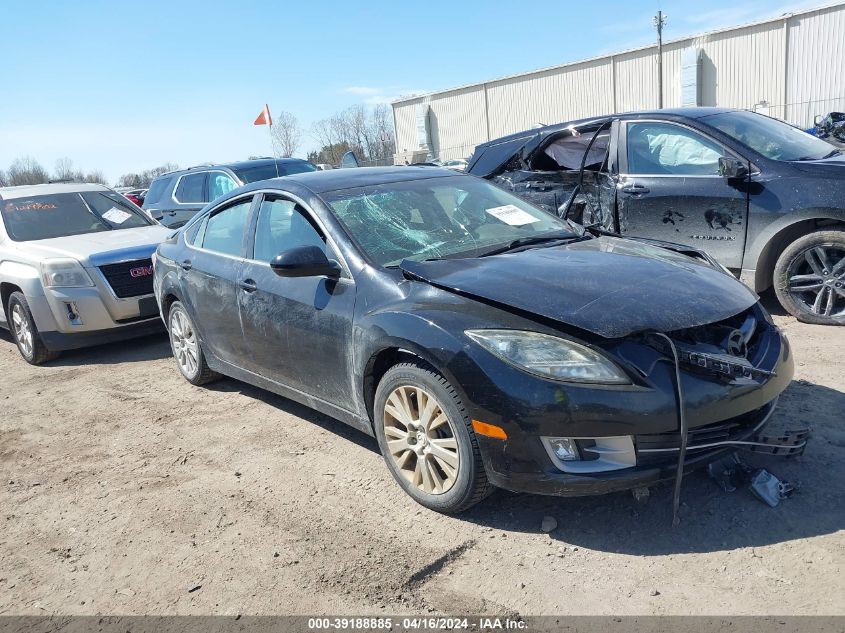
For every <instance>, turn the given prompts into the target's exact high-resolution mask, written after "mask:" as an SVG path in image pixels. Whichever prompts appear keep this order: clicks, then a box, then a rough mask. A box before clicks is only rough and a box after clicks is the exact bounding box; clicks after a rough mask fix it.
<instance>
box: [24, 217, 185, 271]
mask: <svg viewBox="0 0 845 633" xmlns="http://www.w3.org/2000/svg"><path fill="white" fill-rule="evenodd" d="M171 233H173V229H169V228H167V227H166V226H140V227H137V228H134V229H120V230H117V231H101V232H97V233H84V234H82V235H68V236H65V237H53V238H50V239H47V240H33V241H30V242H18V243H17V244H16V245H17V247H18V250H19V252H21V253H24V254H25V255H26V256H27V257H30V258H33V259H38V260H40V259H47V258H50V257H72V258H73V259H76V260H77V261H79V262H80V263H81V264H82V265H83V266H86V267H90V266H98V265H99V264H101V263H104V262H106V261H115V259H114V258H115V257H117V258H118V259H134V258H146V257H149V256H150V255H152V253H153V252H154V251H155V249H156V247H157V246H158V245H159V244H160V243H161V242H162V241H164V240H165V239H166V238H167V236H168V235H170V234H171ZM121 252H124V253H125V254H126V257H121V256H120V253H121Z"/></svg>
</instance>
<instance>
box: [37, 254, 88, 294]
mask: <svg viewBox="0 0 845 633" xmlns="http://www.w3.org/2000/svg"><path fill="white" fill-rule="evenodd" d="M41 279H42V281H43V282H44V286H45V287H47V288H82V287H86V286H93V285H94V282H93V281H91V277H89V276H88V273H86V272H85V269H84V268H83V267H82V264H80V263H79V262H78V261H76V260H75V259H45V260H44V261H43V262H41Z"/></svg>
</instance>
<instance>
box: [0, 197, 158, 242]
mask: <svg viewBox="0 0 845 633" xmlns="http://www.w3.org/2000/svg"><path fill="white" fill-rule="evenodd" d="M0 205H2V206H0V213H2V216H3V224H4V225H5V227H6V232H7V233H8V234H9V237H10V238H11V239H13V240H14V241H16V242H28V241H30V240H46V239H50V238H53V237H65V236H68V235H81V234H84V233H98V232H101V231H113V230H118V229H131V228H136V227H139V226H150V225H152V224H153V222H152V220H150V219H149V218H147V217H146V216H145V215H144V214H143V213H141V212H140V211H139V210H138V208H137V207H135V206H133V205H131V204H130V203H129V202H128V201H127V200H126V199H125V198H124V197H123V196H121V195H120V194H118V193H114V192H112V191H87V192H84V193H57V194H52V195H44V196H32V197H29V198H17V199H14V200H5V201H3V202H0Z"/></svg>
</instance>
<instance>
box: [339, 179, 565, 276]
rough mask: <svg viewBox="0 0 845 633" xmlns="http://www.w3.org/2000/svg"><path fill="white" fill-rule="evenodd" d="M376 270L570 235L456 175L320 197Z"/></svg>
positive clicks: (520, 204) (541, 214) (519, 204)
mask: <svg viewBox="0 0 845 633" xmlns="http://www.w3.org/2000/svg"><path fill="white" fill-rule="evenodd" d="M323 197H324V198H325V199H326V201H327V202H328V203H329V205H330V206H331V208H332V209H333V210H334V212H335V214H336V215H337V216H338V218H340V220H341V221H342V222H343V224H344V225H345V226H346V228H347V229H348V231H349V233H350V234H351V235H352V237H353V238H354V239H355V241H356V242H358V244H359V245H360V247H361V248H362V249H363V250H364V251H365V252H366V253H367V255H369V257H370V259H372V260H373V261H374V262H375V263H376V264H379V265H380V266H396V265H398V264H399V263H400V262H401V261H402V260H403V259H413V260H418V261H421V260H426V259H436V258H444V257H461V256H467V257H471V256H476V255H480V254H483V253H484V252H485V251H487V250H492V249H494V248H496V247H500V246H503V245H507V244H509V243H511V242H513V241H514V240H520V239H523V238H529V239H530V238H534V237H540V236H543V235H544V234H549V235H560V236H561V237H564V238H566V237H573V236H574V235H575V234H574V233H573V232H572V231H571V230H570V229H569V228H568V226H567V224H566V223H565V222H563V221H562V220H559V219H557V218H555V217H552V216H550V215H548V214H547V213H544V212H543V211H541V210H539V209H537V208H536V207H533V206H531V205H530V204H528V203H526V202H524V201H523V200H520V199H519V198H516V197H514V196H512V195H510V194H509V193H507V192H505V191H502V190H501V189H499V188H498V187H495V186H494V185H491V184H489V183H486V182H484V181H482V180H476V179H475V178H467V177H465V176H455V177H447V178H430V179H424V180H416V181H405V182H395V183H388V184H384V185H377V186H371V187H360V188H356V189H345V190H342V191H337V192H332V193H329V194H325V195H324V196H323Z"/></svg>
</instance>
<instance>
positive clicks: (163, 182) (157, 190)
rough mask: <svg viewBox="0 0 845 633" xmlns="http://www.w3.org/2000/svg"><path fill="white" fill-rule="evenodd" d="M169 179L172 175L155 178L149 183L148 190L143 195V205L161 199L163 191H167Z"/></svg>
mask: <svg viewBox="0 0 845 633" xmlns="http://www.w3.org/2000/svg"><path fill="white" fill-rule="evenodd" d="M171 180H172V177H170V178H156V179H155V180H153V182H152V183H151V184H150V190H149V191H148V192H147V195H146V196H144V206H147V205H151V204H155V203H157V202H158V201H159V200H161V197H162V196H163V195H164V192H165V191H167V188H168V186H169V185H170V181H171Z"/></svg>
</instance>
